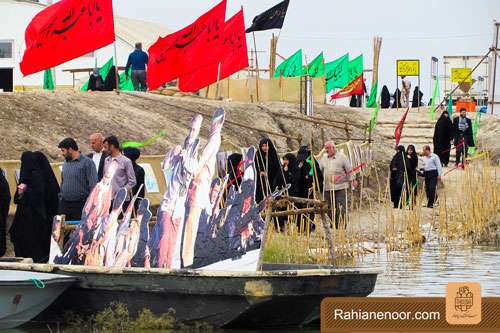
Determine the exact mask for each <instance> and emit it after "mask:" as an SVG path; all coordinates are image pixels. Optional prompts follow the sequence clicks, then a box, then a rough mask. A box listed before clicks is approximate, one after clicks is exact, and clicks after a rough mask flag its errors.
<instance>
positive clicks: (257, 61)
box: [252, 31, 259, 102]
mask: <svg viewBox="0 0 500 333" xmlns="http://www.w3.org/2000/svg"><path fill="white" fill-rule="evenodd" d="M252 36H253V48H254V51H255V67H256V68H255V70H256V73H257V75H256V76H255V85H256V95H257V96H256V97H257V102H258V101H259V59H258V57H257V43H256V42H255V32H254V31H252Z"/></svg>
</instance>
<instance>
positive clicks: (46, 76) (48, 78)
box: [43, 68, 55, 90]
mask: <svg viewBox="0 0 500 333" xmlns="http://www.w3.org/2000/svg"><path fill="white" fill-rule="evenodd" d="M54 88H55V85H54V80H53V79H52V69H51V68H49V69H46V70H45V72H43V89H46V90H54Z"/></svg>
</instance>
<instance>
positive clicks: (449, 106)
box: [448, 95, 453, 119]
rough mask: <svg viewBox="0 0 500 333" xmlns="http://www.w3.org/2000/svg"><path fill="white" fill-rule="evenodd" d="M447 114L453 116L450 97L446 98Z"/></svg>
mask: <svg viewBox="0 0 500 333" xmlns="http://www.w3.org/2000/svg"><path fill="white" fill-rule="evenodd" d="M448 114H449V115H450V119H451V116H452V115H453V98H451V95H450V96H448Z"/></svg>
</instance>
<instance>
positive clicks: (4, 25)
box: [0, 0, 132, 86]
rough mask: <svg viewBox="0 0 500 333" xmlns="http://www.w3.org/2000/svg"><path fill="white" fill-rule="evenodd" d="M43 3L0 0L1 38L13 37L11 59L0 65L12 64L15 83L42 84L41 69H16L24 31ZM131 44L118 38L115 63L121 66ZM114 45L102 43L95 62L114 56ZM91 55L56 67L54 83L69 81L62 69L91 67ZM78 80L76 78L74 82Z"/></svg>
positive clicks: (1, 60)
mask: <svg viewBox="0 0 500 333" xmlns="http://www.w3.org/2000/svg"><path fill="white" fill-rule="evenodd" d="M44 8H45V7H43V6H40V5H38V4H34V3H33V4H32V3H25V2H15V1H10V0H7V1H5V0H0V41H3V40H13V41H14V49H13V59H0V68H5V67H7V68H14V86H20V85H25V86H41V85H42V84H43V72H40V73H35V74H32V75H28V76H26V77H23V74H22V73H21V71H20V69H19V63H20V62H21V60H22V57H23V53H24V50H25V43H24V31H25V30H26V27H27V25H28V24H29V22H30V21H31V19H32V18H33V17H34V16H35V15H36V14H37V13H38V12H39V11H41V10H43V9H44ZM131 51H132V47H131V46H129V45H127V44H125V43H124V42H122V41H121V40H120V39H119V38H117V57H118V64H119V65H120V66H124V65H125V63H126V60H127V56H128V54H129V53H130V52H131ZM113 53H114V48H113V45H109V46H106V47H103V48H102V49H99V50H97V51H95V52H94V56H95V57H96V58H97V62H98V65H99V66H101V65H103V64H104V63H105V62H106V61H108V60H109V58H111V57H112V56H113ZM94 64H95V58H94V57H80V58H77V59H74V60H72V61H69V62H67V63H65V64H62V65H60V66H57V67H56V75H55V76H56V84H57V85H71V84H72V82H73V81H72V75H71V74H70V73H65V72H63V71H62V70H63V69H75V68H87V67H94ZM77 78H80V79H81V80H82V81H83V80H86V79H87V78H88V74H86V73H82V74H79V75H77ZM78 84H79V82H77V85H78Z"/></svg>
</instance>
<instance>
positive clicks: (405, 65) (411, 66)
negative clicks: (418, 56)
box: [396, 60, 420, 76]
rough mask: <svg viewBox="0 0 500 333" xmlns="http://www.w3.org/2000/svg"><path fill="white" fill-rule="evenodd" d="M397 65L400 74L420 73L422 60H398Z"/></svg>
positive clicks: (416, 74)
mask: <svg viewBox="0 0 500 333" xmlns="http://www.w3.org/2000/svg"><path fill="white" fill-rule="evenodd" d="M396 67H397V73H398V76H419V75H420V60H398V61H396Z"/></svg>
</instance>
